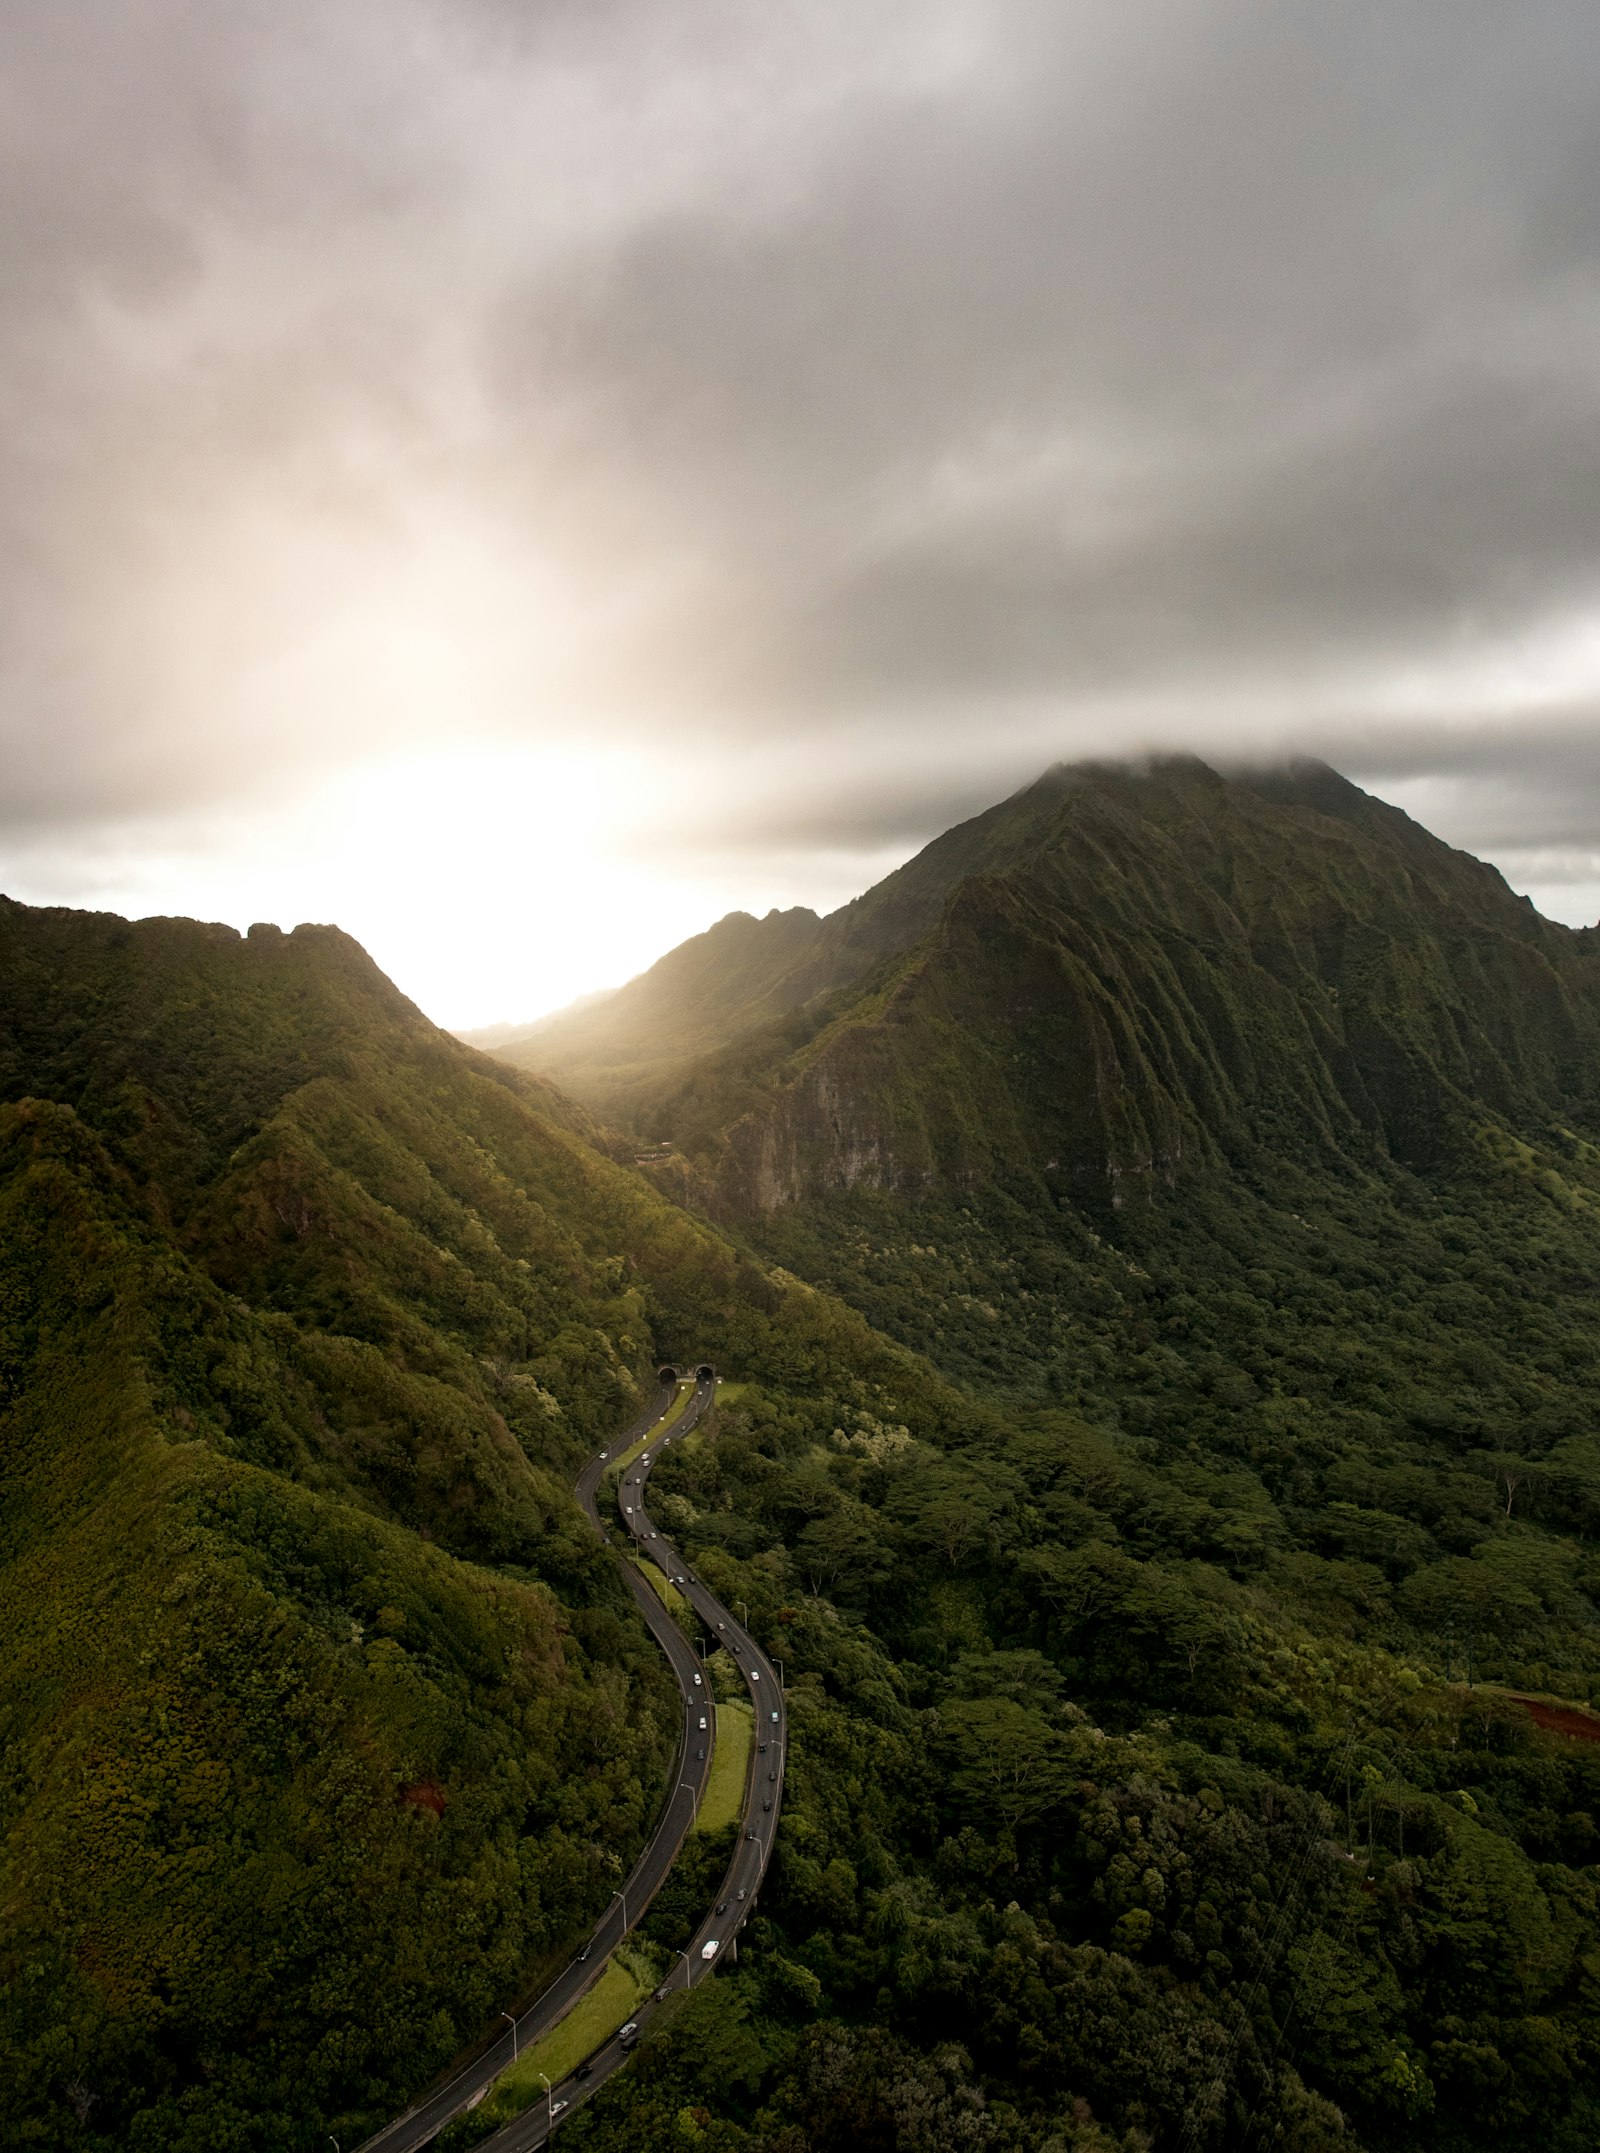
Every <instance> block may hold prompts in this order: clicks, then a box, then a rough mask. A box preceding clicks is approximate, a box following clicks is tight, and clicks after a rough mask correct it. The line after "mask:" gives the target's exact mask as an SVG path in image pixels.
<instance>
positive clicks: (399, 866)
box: [0, 0, 1600, 1026]
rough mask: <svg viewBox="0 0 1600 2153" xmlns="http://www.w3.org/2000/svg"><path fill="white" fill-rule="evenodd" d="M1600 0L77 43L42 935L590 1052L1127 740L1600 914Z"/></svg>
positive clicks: (923, 14) (15, 531) (431, 11)
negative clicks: (350, 955)
mask: <svg viewBox="0 0 1600 2153" xmlns="http://www.w3.org/2000/svg"><path fill="white" fill-rule="evenodd" d="M1597 205H1600V10H1597V9H1596V8H1595V6H1594V0H1574V4H1570V5H1569V4H1565V0H1517V4H1513V0H1493V4H1490V0H1406V4H1405V5H1404V6H1401V7H1397V6H1395V5H1394V4H1393V0H1381V4H1379V0H1344V4H1342V5H1340V6H1338V7H1330V6H1328V5H1327V4H1326V0H1248V4H1235V0H1136V4H1133V5H1124V6H1107V5H1106V4H1105V0H1088V4H1080V0H983V4H977V0H873V4H872V5H871V6H870V7H863V6H862V5H861V4H860V0H761V4H756V0H318V5H317V6H316V7H307V8H285V7H283V6H282V5H281V4H280V0H221V4H219V0H207V4H204V5H201V4H197V0H72V4H71V5H70V6H68V5H63V4H62V0H6V5H5V7H4V9H3V10H0V291H3V293H4V304H3V306H0V756H3V764H0V768H3V771H4V781H3V783H0V888H3V889H4V890H6V891H7V892H8V894H10V895H12V896H14V897H17V898H21V899H23V900H25V901H27V902H30V903H50V904H71V905H83V906H91V907H96V908H102V909H111V910H116V911H122V912H127V913H131V914H135V915H144V914H148V913H152V912H176V913H186V914H191V915H197V916H200V917H203V918H215V919H226V920H231V921H232V922H233V923H234V924H236V925H239V926H247V925H248V924H249V923H250V922H251V921H252V920H255V919H272V920H277V921H279V922H280V923H281V924H283V925H286V926H288V925H293V924H294V923H295V922H296V921H298V920H300V919H321V920H329V919H331V920H336V921H338V922H339V923H340V924H341V925H343V926H345V927H347V928H348V929H349V930H350V931H351V932H352V933H354V934H356V935H357V936H358V937H359V938H360V939H361V940H362V941H363V942H364V943H365V944H366V946H367V947H368V948H369V949H370V950H371V951H372V953H373V955H374V956H375V957H376V958H377V960H378V961H379V963H381V964H382V965H383V966H384V968H385V969H386V970H387V971H389V972H390V973H391V975H392V976H393V977H394V978H395V979H396V980H397V981H398V982H399V984H400V985H401V986H402V987H404V988H405V989H406V991H407V992H408V993H410V994H411V995H413V996H414V997H415V998H416V999H417V1000H418V1001H419V1002H420V1003H421V1004H422V1006H423V1007H424V1008H425V1009H426V1010H427V1011H428V1012H429V1014H430V1015H432V1016H434V1017H435V1018H437V1019H438V1020H439V1021H440V1022H442V1023H445V1024H449V1025H454V1026H469V1025H476V1024H487V1023H491V1022H494V1021H496V1020H500V1019H517V1018H525V1017H531V1016H534V1015H537V1014H539V1013H540V1012H542V1011H543V1010H545V1009H548V1008H552V1007H555V1006H557V1005H559V1004H561V1003H563V1002H565V1001H567V1000H568V999H570V998H571V997H573V996H575V995H577V994H580V993H583V992H585V991H588V990H590V989H594V988H597V987H602V986H606V985H610V984H615V983H617V982H618V981H620V980H622V979H624V978H626V977H628V976H629V975H630V974H632V973H633V972H636V971H638V970H639V969H641V968H642V967H643V966H644V965H645V964H647V963H649V962H650V961H652V960H653V959H654V958H655V957H656V956H658V955H659V954H661V952H662V951H664V950H665V949H667V948H668V947H670V946H671V945H672V944H674V943H675V942H677V941H679V940H681V939H682V938H683V937H684V936H685V935H688V934H691V933H694V932H697V931H698V930H699V929H700V928H702V927H704V926H705V925H707V924H708V923H709V922H710V921H711V920H712V919H714V918H716V917H718V916H719V915H720V914H721V913H723V912H725V911H727V910H729V909H732V908H734V907H743V908H744V909H746V910H751V911H757V912H761V911H765V910H766V909H767V908H768V907H769V906H771V905H774V904H793V903H809V904H812V905H815V906H817V907H818V908H819V909H823V910H826V909H829V908H831V907H832V906H833V905H836V904H839V903H841V902H843V901H844V900H845V899H847V898H848V897H850V896H852V895H854V894H855V893H856V892H857V891H859V890H860V889H862V888H864V887H866V886H867V885H868V884H870V883H871V882H872V881H874V880H876V879H877V878H878V876H880V875H881V874H883V873H884V872H886V871H887V870H888V869H889V868H890V867H891V866H893V865H894V864H896V863H897V862H898V861H899V860H901V859H903V858H905V857H907V856H908V855H909V854H910V853H911V852H912V851H914V850H915V849H916V848H917V847H918V846H919V845H920V844H922V843H923V842H925V841H926V840H927V839H928V838H929V837H931V836H933V835H935V834H936V833H937V832H938V831H939V830H940V829H942V828H944V827H946V826H947V825H948V824H950V823H951V822H953V821H956V820H959V819H961V817H963V816H964V815H967V814H970V813H973V812H976V811H977V810H978V809H980V808H982V807H984V806H987V805H988V804H990V803H991V802H992V801H993V800H995V799H997V798H999V797H1001V796H1003V795H1004V794H1005V793H1006V792H1008V791H1010V790H1012V789H1014V788H1015V787H1016V786H1018V785H1020V784H1023V783H1025V782H1026V781H1028V780H1029V779H1030V778H1032V777H1034V776H1036V775H1037V774H1038V773H1039V772H1040V771H1041V770H1042V769H1043V768H1045V767H1046V766H1047V765H1048V764H1050V763H1052V762H1055V761H1058V760H1062V759H1069V758H1072V757H1075V756H1079V755H1104V754H1107V753H1121V752H1129V753H1137V752H1143V751H1147V750H1149V749H1152V748H1155V749H1165V748H1180V749H1193V750H1195V751H1197V752H1199V753H1202V754H1215V755H1218V756H1224V757H1239V756H1253V755H1262V756H1267V755H1277V754H1281V753H1297V754H1317V755H1322V756H1325V757H1326V758H1327V759H1328V760H1329V761H1331V762H1333V763H1335V764H1336V765H1337V766H1338V767H1339V768H1341V769H1343V770H1344V771H1345V772H1346V773H1347V774H1348V775H1350V776H1352V777H1354V778H1355V779H1356V780H1357V782H1359V783H1362V784H1365V785H1367V786H1369V787H1370V788H1371V789H1373V790H1375V791H1378V792H1381V793H1382V794H1383V795H1384V796H1385V797H1387V798H1389V799H1392V800H1395V801H1397V802H1398V803H1399V804H1400V805H1401V806H1403V807H1405V808H1407V809H1408V810H1409V811H1410V812H1412V813H1413V814H1416V815H1417V816H1418V817H1419V818H1420V819H1421V820H1423V821H1424V822H1426V823H1428V824H1429V826H1430V827H1432V828H1434V829H1436V830H1437V831H1438V832H1439V833H1440V834H1441V835H1442V836H1444V837H1446V838H1448V839H1450V840H1451V841H1452V842H1454V843H1457V844H1461V845H1464V846H1466V847H1467V848H1469V849H1470V850H1472V851H1475V852H1477V853H1479V854H1480V855H1481V856H1483V857H1487V858H1491V859H1493V860H1494V861H1495V862H1496V863H1497V864H1498V865H1499V866H1500V867H1501V868H1502V870H1503V871H1504V873H1505V874H1506V876H1507V877H1508V879H1509V880H1510V881H1511V882H1512V883H1513V885H1514V886H1515V887H1516V888H1518V889H1520V890H1525V891H1527V892H1528V893H1529V894H1530V895H1531V896H1532V897H1533V899H1534V901H1535V903H1536V904H1538V905H1539V906H1540V908H1541V909H1542V910H1544V911H1545V912H1547V913H1548V914H1550V916H1552V917H1555V918H1561V919H1567V920H1571V921H1573V922H1589V921H1593V920H1595V919H1597V918H1600V207H1597Z"/></svg>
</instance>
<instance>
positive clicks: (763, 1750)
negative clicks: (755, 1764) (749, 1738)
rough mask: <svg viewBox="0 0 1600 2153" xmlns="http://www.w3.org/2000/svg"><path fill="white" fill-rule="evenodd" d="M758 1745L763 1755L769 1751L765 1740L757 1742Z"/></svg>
mask: <svg viewBox="0 0 1600 2153" xmlns="http://www.w3.org/2000/svg"><path fill="white" fill-rule="evenodd" d="M756 1747H757V1749H759V1750H760V1752H761V1754H762V1756H763V1757H764V1756H765V1755H766V1753H767V1745H766V1743H765V1742H757V1744H756Z"/></svg>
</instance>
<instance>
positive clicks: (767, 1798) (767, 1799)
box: [761, 1794, 772, 1809]
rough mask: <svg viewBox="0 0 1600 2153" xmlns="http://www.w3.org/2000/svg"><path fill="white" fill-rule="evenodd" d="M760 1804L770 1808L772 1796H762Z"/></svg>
mask: <svg viewBox="0 0 1600 2153" xmlns="http://www.w3.org/2000/svg"><path fill="white" fill-rule="evenodd" d="M761 1806H762V1808H763V1809H770V1808H771V1807H772V1796H771V1795H770V1794H768V1795H764V1796H763V1797H762V1802H761Z"/></svg>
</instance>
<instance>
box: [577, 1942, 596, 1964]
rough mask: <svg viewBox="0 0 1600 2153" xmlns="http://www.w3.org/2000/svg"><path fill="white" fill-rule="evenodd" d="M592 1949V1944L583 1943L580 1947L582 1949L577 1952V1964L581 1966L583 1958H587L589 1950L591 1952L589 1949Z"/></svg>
mask: <svg viewBox="0 0 1600 2153" xmlns="http://www.w3.org/2000/svg"><path fill="white" fill-rule="evenodd" d="M593 1949H594V1946H593V1944H585V1945H584V1947H583V1949H582V1950H581V1951H580V1952H579V1953H578V1964H579V1965H580V1966H581V1965H582V1964H583V1962H584V1960H585V1959H586V1958H587V1957H588V1956H589V1954H590V1952H591V1951H592V1950H593Z"/></svg>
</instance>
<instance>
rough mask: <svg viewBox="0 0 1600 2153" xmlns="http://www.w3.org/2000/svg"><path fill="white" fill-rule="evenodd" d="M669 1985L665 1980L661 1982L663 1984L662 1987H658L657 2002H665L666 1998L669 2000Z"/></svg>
mask: <svg viewBox="0 0 1600 2153" xmlns="http://www.w3.org/2000/svg"><path fill="white" fill-rule="evenodd" d="M667 1986H668V1984H667V1983H666V1982H665V1981H663V1982H662V1984H661V1986H660V1988H658V1989H657V1990H656V2002H657V2003H665V2002H666V2000H667Z"/></svg>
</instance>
